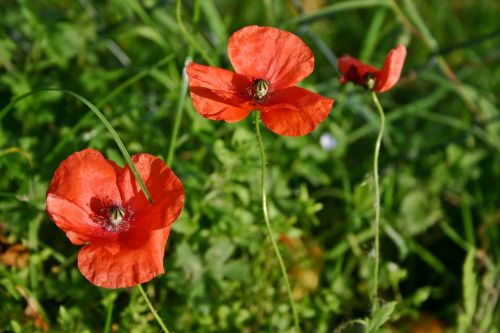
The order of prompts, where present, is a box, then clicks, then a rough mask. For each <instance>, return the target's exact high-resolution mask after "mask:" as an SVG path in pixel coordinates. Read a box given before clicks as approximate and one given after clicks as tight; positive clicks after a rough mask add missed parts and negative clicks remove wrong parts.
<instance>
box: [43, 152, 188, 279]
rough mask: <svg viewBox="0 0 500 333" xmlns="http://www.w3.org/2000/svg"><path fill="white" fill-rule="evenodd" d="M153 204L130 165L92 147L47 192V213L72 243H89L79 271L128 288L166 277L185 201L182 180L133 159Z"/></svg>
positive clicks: (150, 161)
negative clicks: (170, 242) (169, 247)
mask: <svg viewBox="0 0 500 333" xmlns="http://www.w3.org/2000/svg"><path fill="white" fill-rule="evenodd" d="M132 161H133V163H134V165H135V166H136V168H137V171H138V172H139V174H140V176H141V178H142V179H143V180H144V182H145V184H146V186H147V188H148V190H149V192H150V194H151V197H152V199H153V204H151V203H150V202H149V201H148V200H147V198H146V197H145V195H144V193H143V192H142V191H141V188H140V186H139V184H138V183H137V181H136V179H135V178H134V175H133V174H132V172H131V170H130V169H129V167H128V166H126V167H125V168H121V167H119V166H118V165H116V164H115V163H114V162H113V161H108V160H106V159H105V158H104V157H103V156H102V154H101V153H99V152H98V151H96V150H93V149H85V150H83V151H80V152H77V153H74V154H72V155H71V156H70V157H68V158H67V159H66V160H65V161H63V162H62V163H61V165H60V166H59V168H57V170H56V172H55V174H54V177H53V178H52V181H51V183H50V186H49V189H48V191H47V213H48V214H49V216H50V218H51V219H52V221H54V222H55V223H56V225H57V226H58V227H59V228H61V229H62V230H63V231H64V232H65V233H66V236H67V237H68V238H69V239H70V241H71V242H72V243H73V244H76V245H84V246H83V247H82V248H81V250H80V252H79V254H78V268H79V269H80V272H82V274H83V275H84V276H85V278H87V279H88V280H89V281H90V282H91V283H93V284H94V285H96V286H99V287H104V288H126V287H131V286H134V285H137V284H140V283H143V282H146V281H149V280H151V279H152V278H154V277H155V276H157V275H158V274H161V273H163V254H164V250H165V244H166V241H167V238H168V235H169V233H170V225H171V224H172V223H173V222H174V221H175V220H176V219H177V217H178V216H179V214H180V212H181V210H182V205H183V203H184V189H183V187H182V184H181V182H180V180H179V179H178V178H177V176H176V175H175V174H174V173H173V171H172V170H170V169H169V168H168V167H167V165H166V164H165V163H164V162H163V161H162V160H160V159H159V158H157V157H154V156H152V155H149V154H138V155H134V156H132Z"/></svg>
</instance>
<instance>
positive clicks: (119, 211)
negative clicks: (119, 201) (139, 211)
mask: <svg viewBox="0 0 500 333" xmlns="http://www.w3.org/2000/svg"><path fill="white" fill-rule="evenodd" d="M124 216H125V209H124V208H123V207H121V206H118V205H113V206H111V207H109V208H108V221H109V222H110V223H111V224H113V225H115V226H118V225H119V224H120V223H121V222H122V220H123V217H124Z"/></svg>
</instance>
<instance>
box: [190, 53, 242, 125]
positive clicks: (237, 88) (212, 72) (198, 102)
mask: <svg viewBox="0 0 500 333" xmlns="http://www.w3.org/2000/svg"><path fill="white" fill-rule="evenodd" d="M186 73H187V76H188V77H189V90H190V92H191V99H192V100H193V104H194V107H195V109H196V111H197V112H198V113H199V114H200V115H202V116H203V117H205V118H208V119H212V120H224V121H227V122H230V123H234V122H237V121H240V120H242V119H244V118H245V117H246V116H248V114H249V113H250V111H251V110H252V107H251V105H249V104H248V98H247V97H246V94H247V92H246V89H247V87H249V86H250V82H249V80H248V79H247V78H246V77H244V76H243V75H239V74H236V73H234V72H231V71H228V70H225V69H222V68H217V67H211V66H204V65H200V64H197V63H194V62H192V63H190V64H189V65H188V67H187V69H186Z"/></svg>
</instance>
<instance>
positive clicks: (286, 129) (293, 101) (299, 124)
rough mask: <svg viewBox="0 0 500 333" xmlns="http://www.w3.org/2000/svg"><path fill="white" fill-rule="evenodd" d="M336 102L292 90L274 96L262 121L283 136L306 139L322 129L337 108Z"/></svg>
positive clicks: (266, 108)
mask: <svg viewBox="0 0 500 333" xmlns="http://www.w3.org/2000/svg"><path fill="white" fill-rule="evenodd" d="M333 102H334V101H333V99H329V98H326V97H323V96H321V95H318V94H316V93H313V92H312V91H309V90H306V89H303V88H300V87H291V88H287V89H283V90H279V91H277V92H274V93H273V95H272V96H271V101H270V102H269V103H267V104H266V105H265V106H263V107H259V110H261V111H263V112H262V121H263V122H264V125H266V127H267V128H268V129H269V130H271V131H273V132H274V133H276V134H279V135H287V136H300V135H305V134H307V133H309V132H311V131H312V130H314V129H315V128H316V126H318V124H319V123H320V122H321V121H323V120H324V119H325V118H326V117H327V116H328V113H329V112H330V110H331V109H332V106H333Z"/></svg>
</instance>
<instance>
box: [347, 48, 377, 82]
mask: <svg viewBox="0 0 500 333" xmlns="http://www.w3.org/2000/svg"><path fill="white" fill-rule="evenodd" d="M338 66H339V72H340V74H341V75H342V76H341V77H340V83H342V84H343V83H346V82H352V83H354V84H357V85H360V86H363V87H364V86H366V75H367V74H372V75H375V76H376V75H377V73H378V72H379V70H378V69H376V68H375V67H372V66H369V65H366V64H364V63H362V62H361V61H359V60H358V59H356V58H353V57H351V56H349V55H344V56H342V57H340V58H339V59H338Z"/></svg>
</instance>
